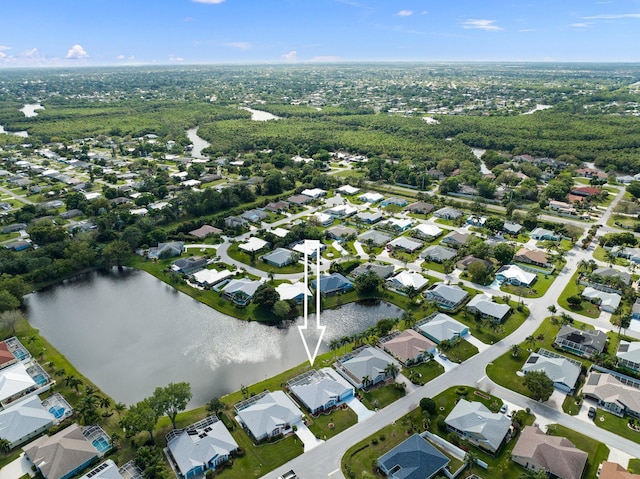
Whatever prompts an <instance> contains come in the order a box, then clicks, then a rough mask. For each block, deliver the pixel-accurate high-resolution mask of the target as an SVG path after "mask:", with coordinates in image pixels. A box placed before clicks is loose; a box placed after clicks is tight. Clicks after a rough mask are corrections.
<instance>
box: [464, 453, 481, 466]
mask: <svg viewBox="0 0 640 479" xmlns="http://www.w3.org/2000/svg"><path fill="white" fill-rule="evenodd" d="M477 462H478V455H477V454H476V453H475V452H473V451H467V452H466V454H465V455H464V464H465V466H468V467H469V469H470V470H471V469H473V465H474V464H476V463H477Z"/></svg>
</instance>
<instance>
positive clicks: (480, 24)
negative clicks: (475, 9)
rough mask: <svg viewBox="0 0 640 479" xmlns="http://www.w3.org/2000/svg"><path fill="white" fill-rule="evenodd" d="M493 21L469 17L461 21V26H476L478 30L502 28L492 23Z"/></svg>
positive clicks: (495, 30) (497, 29)
mask: <svg viewBox="0 0 640 479" xmlns="http://www.w3.org/2000/svg"><path fill="white" fill-rule="evenodd" d="M495 22H496V21H495V20H484V19H473V18H470V19H468V20H465V21H463V22H462V28H478V29H480V30H486V31H489V32H497V31H499V30H502V27H499V26H498V25H494V23H495Z"/></svg>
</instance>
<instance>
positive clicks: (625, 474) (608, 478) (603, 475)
mask: <svg viewBox="0 0 640 479" xmlns="http://www.w3.org/2000/svg"><path fill="white" fill-rule="evenodd" d="M618 182H619V180H618ZM598 479H640V474H633V473H631V472H629V471H627V470H626V469H625V468H624V467H622V466H621V465H620V464H618V463H617V462H610V461H604V462H603V463H602V469H601V470H600V475H598Z"/></svg>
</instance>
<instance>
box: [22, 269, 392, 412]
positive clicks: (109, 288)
mask: <svg viewBox="0 0 640 479" xmlns="http://www.w3.org/2000/svg"><path fill="white" fill-rule="evenodd" d="M26 305H27V315H28V319H29V322H30V323H31V324H32V325H33V326H34V327H36V328H38V329H40V332H41V333H42V335H43V336H44V337H45V338H47V340H49V341H50V342H51V343H52V344H53V346H54V347H56V348H57V349H58V350H59V351H60V352H61V353H62V354H64V355H65V356H66V357H67V359H68V360H69V361H71V363H72V364H73V365H74V366H75V367H76V368H77V369H78V370H79V371H80V372H81V373H82V374H84V375H85V376H87V377H88V378H89V379H91V380H92V381H93V382H94V383H95V384H96V385H97V386H98V387H100V388H101V389H102V390H103V391H104V392H105V393H107V394H108V395H110V396H111V397H112V398H113V399H114V400H115V401H118V402H124V403H125V404H132V403H134V402H137V401H139V400H141V399H143V398H145V397H147V396H149V395H150V394H151V393H152V392H153V390H154V389H155V388H156V387H157V386H164V385H166V384H168V383H170V382H179V381H188V382H189V383H191V389H192V392H193V400H192V403H191V406H199V405H202V404H205V403H206V402H208V401H209V399H211V398H212V397H213V396H221V395H224V394H227V393H230V392H233V391H236V390H238V389H240V386H241V385H242V384H245V385H250V384H253V383H255V382H258V381H262V380H264V379H266V378H268V377H271V376H274V375H276V374H278V373H280V372H282V371H285V370H286V369H289V368H292V367H294V366H296V365H298V364H300V363H303V362H305V361H307V356H306V353H305V351H304V347H303V345H302V342H301V340H300V335H299V332H298V328H297V327H295V326H296V325H297V324H302V319H301V318H299V319H298V321H297V322H296V323H295V324H294V323H293V322H291V323H290V324H289V325H288V327H275V326H268V325H264V324H261V323H257V322H246V321H241V320H238V319H235V318H231V317H229V316H226V315H224V314H222V313H219V312H218V311H215V310H213V309H211V308H209V307H208V306H206V305H204V304H202V303H199V302H198V301H195V300H194V299H192V298H190V297H189V296H186V295H184V294H182V293H179V292H177V291H176V290H175V289H174V288H172V287H171V286H169V285H167V284H165V283H163V282H161V281H160V280H158V279H156V278H155V277H153V276H151V275H149V274H147V273H145V272H143V271H138V270H132V269H124V270H123V271H118V270H117V269H114V270H113V271H111V272H93V273H89V274H86V275H81V276H78V277H76V278H74V279H72V280H68V281H65V282H64V283H62V284H59V285H56V286H53V287H51V288H48V289H45V290H42V291H38V292H36V293H33V294H30V295H28V296H27V298H26ZM399 316H402V310H401V309H399V308H397V307H396V306H393V305H391V304H388V303H377V304H374V305H364V304H355V303H350V304H347V305H343V306H341V307H340V308H338V309H334V310H327V311H323V312H322V317H321V323H322V324H324V325H326V326H327V330H326V333H325V337H324V339H323V344H322V345H321V348H320V352H326V351H328V343H329V341H331V339H334V338H340V337H342V336H346V335H350V334H353V333H356V332H358V331H360V330H363V329H365V328H367V327H369V326H372V325H374V324H375V323H376V322H377V321H378V320H380V319H382V318H391V317H399ZM310 324H315V318H313V319H312V318H310Z"/></svg>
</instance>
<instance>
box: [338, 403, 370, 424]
mask: <svg viewBox="0 0 640 479" xmlns="http://www.w3.org/2000/svg"><path fill="white" fill-rule="evenodd" d="M345 404H346V405H347V406H349V408H350V409H351V410H352V411H353V412H355V413H356V414H357V415H358V422H362V421H364V420H365V419H367V418H369V417H371V416H373V415H374V414H375V412H373V411H371V410H369V409H367V408H366V407H365V405H364V404H362V403H361V402H360V400H359V399H358V398H356V397H351V398H349V399H347V400H346V401H345Z"/></svg>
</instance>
